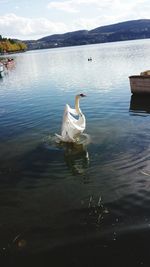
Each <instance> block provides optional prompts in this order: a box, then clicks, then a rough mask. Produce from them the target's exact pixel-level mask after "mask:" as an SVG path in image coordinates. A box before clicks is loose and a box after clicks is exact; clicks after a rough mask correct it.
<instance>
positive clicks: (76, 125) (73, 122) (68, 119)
mask: <svg viewBox="0 0 150 267" xmlns="http://www.w3.org/2000/svg"><path fill="white" fill-rule="evenodd" d="M72 114H74V115H78V114H77V112H76V110H75V109H72V108H70V107H69V105H66V107H65V110H64V115H63V122H62V129H61V136H62V138H63V139H64V140H65V141H74V137H75V136H76V135H78V134H80V133H82V132H83V131H84V129H85V117H84V115H83V114H82V115H79V119H75V118H74V117H73V116H72Z"/></svg>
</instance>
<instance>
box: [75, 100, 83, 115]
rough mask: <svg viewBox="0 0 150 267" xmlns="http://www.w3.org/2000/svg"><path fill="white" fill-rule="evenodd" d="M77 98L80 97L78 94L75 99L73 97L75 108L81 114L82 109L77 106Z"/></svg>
mask: <svg viewBox="0 0 150 267" xmlns="http://www.w3.org/2000/svg"><path fill="white" fill-rule="evenodd" d="M79 99H80V97H79V96H76V99H75V110H76V112H77V113H78V114H81V113H82V111H81V109H80V106H79Z"/></svg>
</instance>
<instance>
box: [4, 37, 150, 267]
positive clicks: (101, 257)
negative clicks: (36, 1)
mask: <svg viewBox="0 0 150 267" xmlns="http://www.w3.org/2000/svg"><path fill="white" fill-rule="evenodd" d="M89 57H92V61H88V58H89ZM13 58H14V60H15V64H14V65H13V66H12V67H11V68H9V69H8V70H7V72H6V73H5V76H4V77H3V78H2V79H0V260H1V261H5V262H6V263H7V264H11V266H12V265H13V264H14V265H13V266H20V265H21V266H43V262H46V261H47V262H48V263H49V266H53V267H54V266H78V267H80V266H86V267H87V266H90V267H93V266H112V265H113V266H119V267H122V266H132V267H133V266H150V259H149V235H150V210H149V209H150V142H149V140H150V116H149V112H150V98H148V97H145V98H142V97H135V96H131V91H130V84H129V79H128V77H129V76H130V75H133V74H139V73H140V72H141V71H144V70H147V69H149V68H150V39H147V40H135V41H126V42H116V43H107V44H97V45H88V46H78V47H68V48H57V49H47V50H37V51H29V52H26V53H22V54H14V55H13ZM79 93H84V94H86V95H87V97H86V98H84V99H81V101H80V106H81V109H82V111H83V113H84V114H85V117H86V124H87V125H86V130H85V134H86V135H85V136H88V142H84V144H83V145H82V144H81V145H77V146H73V145H69V144H68V145H67V144H66V145H63V144H58V143H57V142H56V138H55V133H58V134H60V129H61V123H62V116H63V112H64V107H65V104H66V103H68V104H69V105H70V106H72V107H73V106H74V100H75V95H76V94H79ZM2 266H8V265H2Z"/></svg>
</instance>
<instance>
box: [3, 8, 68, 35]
mask: <svg viewBox="0 0 150 267" xmlns="http://www.w3.org/2000/svg"><path fill="white" fill-rule="evenodd" d="M66 31H67V27H66V25H65V24H64V23H61V22H55V23H54V22H52V21H50V20H48V19H45V18H37V19H31V18H25V17H20V16H16V15H15V14H12V13H11V14H6V15H4V16H0V33H1V35H2V36H4V37H10V38H14V37H15V38H19V39H22V38H23V39H38V38H40V37H41V36H45V35H51V34H55V33H60V32H66ZM10 33H11V35H10Z"/></svg>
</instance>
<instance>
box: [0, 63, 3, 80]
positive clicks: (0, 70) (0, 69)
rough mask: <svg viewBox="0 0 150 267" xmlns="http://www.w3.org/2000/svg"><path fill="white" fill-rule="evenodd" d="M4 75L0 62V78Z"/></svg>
mask: <svg viewBox="0 0 150 267" xmlns="http://www.w3.org/2000/svg"><path fill="white" fill-rule="evenodd" d="M3 76H4V65H3V63H1V62H0V78H2V77H3Z"/></svg>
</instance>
